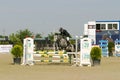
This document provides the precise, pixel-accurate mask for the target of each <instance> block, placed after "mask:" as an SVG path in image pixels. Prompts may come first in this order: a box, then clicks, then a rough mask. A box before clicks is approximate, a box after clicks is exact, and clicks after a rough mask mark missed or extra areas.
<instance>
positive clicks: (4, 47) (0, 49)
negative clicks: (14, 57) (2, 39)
mask: <svg viewBox="0 0 120 80" xmlns="http://www.w3.org/2000/svg"><path fill="white" fill-rule="evenodd" d="M12 47H13V45H0V53H10V51H11V49H12Z"/></svg>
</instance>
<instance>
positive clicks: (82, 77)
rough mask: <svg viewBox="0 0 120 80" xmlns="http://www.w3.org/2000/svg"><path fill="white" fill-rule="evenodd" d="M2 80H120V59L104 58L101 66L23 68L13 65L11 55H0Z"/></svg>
mask: <svg viewBox="0 0 120 80" xmlns="http://www.w3.org/2000/svg"><path fill="white" fill-rule="evenodd" d="M0 80H120V57H109V58H102V61H101V65H100V66H94V67H75V66H72V65H70V64H41V63H36V65H34V66H21V65H13V64H12V56H11V55H10V54H0Z"/></svg>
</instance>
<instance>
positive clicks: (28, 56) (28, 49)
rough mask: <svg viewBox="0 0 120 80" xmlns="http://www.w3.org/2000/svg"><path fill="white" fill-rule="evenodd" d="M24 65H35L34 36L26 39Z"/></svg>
mask: <svg viewBox="0 0 120 80" xmlns="http://www.w3.org/2000/svg"><path fill="white" fill-rule="evenodd" d="M23 46H24V50H23V63H22V64H23V65H33V52H34V41H33V39H32V38H25V39H24V45H23Z"/></svg>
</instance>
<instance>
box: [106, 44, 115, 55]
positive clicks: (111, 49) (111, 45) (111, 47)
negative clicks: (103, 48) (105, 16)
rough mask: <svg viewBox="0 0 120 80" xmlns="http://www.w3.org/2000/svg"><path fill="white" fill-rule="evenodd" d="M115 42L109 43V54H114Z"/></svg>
mask: <svg viewBox="0 0 120 80" xmlns="http://www.w3.org/2000/svg"><path fill="white" fill-rule="evenodd" d="M114 46H115V44H114V42H108V51H109V53H112V51H113V49H114Z"/></svg>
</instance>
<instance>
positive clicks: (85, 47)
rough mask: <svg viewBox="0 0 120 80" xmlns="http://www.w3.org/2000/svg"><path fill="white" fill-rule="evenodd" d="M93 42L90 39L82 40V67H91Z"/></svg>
mask: <svg viewBox="0 0 120 80" xmlns="http://www.w3.org/2000/svg"><path fill="white" fill-rule="evenodd" d="M91 46H92V41H91V39H89V38H83V39H81V54H80V66H83V65H88V66H91V60H90V51H91Z"/></svg>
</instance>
